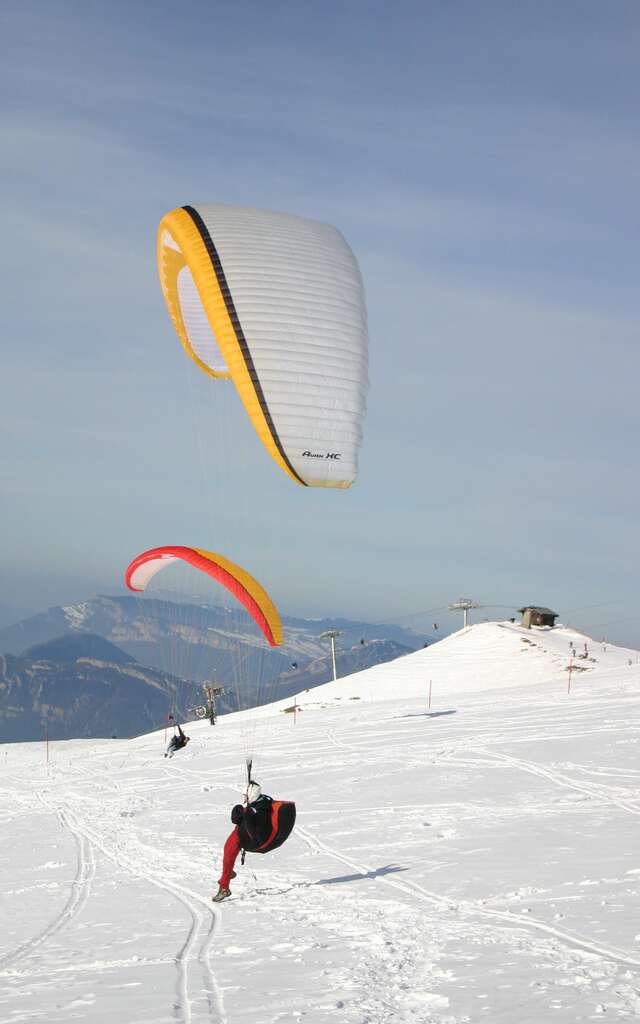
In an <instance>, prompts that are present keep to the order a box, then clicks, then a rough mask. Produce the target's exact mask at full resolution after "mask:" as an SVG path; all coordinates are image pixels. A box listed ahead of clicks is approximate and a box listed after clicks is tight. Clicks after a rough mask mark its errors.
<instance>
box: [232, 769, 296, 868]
mask: <svg viewBox="0 0 640 1024" xmlns="http://www.w3.org/2000/svg"><path fill="white" fill-rule="evenodd" d="M247 775H248V778H249V784H250V783H251V765H250V763H247ZM231 820H232V821H233V822H234V824H236V825H238V826H239V828H240V848H241V850H242V859H241V861H240V863H241V864H244V858H245V854H246V853H269V852H270V851H271V850H276V849H277V848H278V847H279V846H282V844H283V843H284V841H285V839H288V838H289V836H290V835H291V832H292V829H293V826H294V824H295V820H296V805H295V804H294V803H293V802H292V801H291V800H274V799H272V797H270V796H265V795H264V794H261V795H260V796H259V797H258V799H257V800H254V801H253V803H251V804H248V805H247V807H242V806H241V805H240V804H238V805H237V806H236V807H234V809H233V811H232V813H231Z"/></svg>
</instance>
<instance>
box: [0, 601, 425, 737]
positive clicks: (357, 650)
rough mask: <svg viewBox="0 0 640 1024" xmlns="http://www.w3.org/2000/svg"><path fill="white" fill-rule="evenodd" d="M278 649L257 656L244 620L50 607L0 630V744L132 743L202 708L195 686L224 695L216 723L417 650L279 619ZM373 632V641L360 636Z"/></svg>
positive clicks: (337, 623) (155, 607) (114, 604)
mask: <svg viewBox="0 0 640 1024" xmlns="http://www.w3.org/2000/svg"><path fill="white" fill-rule="evenodd" d="M283 624H284V628H285V636H286V643H285V644H284V645H283V646H282V647H281V648H277V649H267V648H265V645H264V643H263V642H262V641H261V639H260V638H259V636H258V635H257V634H256V633H255V632H252V630H251V624H250V622H249V620H248V619H247V617H246V615H244V613H241V614H238V613H237V612H236V611H235V610H232V609H227V608H223V607H219V606H213V607H212V606H203V605H195V604H183V603H180V604H179V603H176V602H171V601H161V600H153V599H152V600H146V599H145V600H141V599H138V598H134V597H107V596H101V597H96V598H92V599H91V600H89V601H85V602H82V603H80V604H76V605H68V606H64V607H62V606H59V607H54V608H50V609H49V610H48V611H46V612H43V613H41V614H39V615H35V616H31V617H30V618H27V619H25V620H23V621H21V622H19V623H17V624H16V625H14V626H10V627H6V628H5V629H2V630H0V650H2V651H4V652H6V653H5V654H4V657H3V658H2V659H0V741H16V740H27V739H40V738H41V737H42V736H43V735H44V733H45V732H49V733H50V735H52V736H53V735H54V736H55V737H56V738H57V739H63V738H72V737H95V736H111V735H114V734H115V735H118V736H132V735H137V734H139V733H141V732H143V731H145V730H147V731H148V730H150V729H154V728H155V729H157V728H161V727H162V725H163V723H164V722H165V720H166V716H167V713H168V712H169V710H172V711H173V712H174V713H175V714H176V716H177V717H178V718H179V719H180V720H183V721H184V720H185V719H188V718H189V717H193V714H192V713H191V715H190V712H189V708H193V707H194V706H197V705H201V704H202V703H203V694H202V689H201V685H200V684H201V683H202V682H204V681H208V682H214V683H215V684H216V685H218V686H221V687H222V688H223V690H224V693H223V694H222V695H221V696H220V697H219V698H218V699H217V702H216V703H217V710H218V711H219V712H222V713H225V712H228V711H235V710H238V709H241V708H244V707H250V706H252V705H254V704H262V703H265V702H268V701H271V700H275V699H280V698H285V697H287V698H288V697H289V696H293V695H294V694H296V693H299V692H301V691H304V690H308V689H310V688H312V687H315V686H317V685H319V684H321V683H325V682H327V681H328V680H330V679H331V678H332V676H333V667H332V658H331V654H330V653H329V652H330V646H329V642H328V640H327V639H326V638H324V639H323V638H322V637H321V634H322V633H323V632H325V631H326V630H327V629H329V628H333V629H337V630H338V631H339V633H340V635H339V637H338V638H337V641H338V642H337V654H336V660H337V669H338V675H339V676H345V675H349V674H351V673H353V672H358V671H361V670H362V669H366V668H370V667H371V666H373V665H377V664H380V663H381V662H385V661H390V660H392V659H394V658H398V657H400V656H402V655H404V654H408V653H410V652H411V651H412V650H415V648H416V647H421V646H423V645H424V643H425V642H426V640H427V638H426V637H423V636H422V635H420V634H414V633H410V632H409V631H408V630H405V629H403V628H402V627H399V626H394V625H389V626H379V625H376V626H372V625H370V624H367V623H363V622H354V621H350V620H346V619H339V620H322V619H321V620H308V619H299V618H293V617H285V618H284V620H283ZM373 633H378V634H379V635H378V636H375V637H372V634H373Z"/></svg>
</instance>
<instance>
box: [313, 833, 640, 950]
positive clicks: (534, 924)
mask: <svg viewBox="0 0 640 1024" xmlns="http://www.w3.org/2000/svg"><path fill="white" fill-rule="evenodd" d="M296 832H297V833H298V834H299V835H300V836H301V837H302V839H303V840H304V842H305V843H306V844H307V845H308V846H309V847H310V848H311V849H313V850H315V851H316V852H322V853H325V854H328V855H329V856H331V857H335V858H336V860H339V861H341V862H342V863H343V864H346V865H347V867H350V868H352V870H353V871H356V872H357V873H358V874H360V875H362V876H363V878H367V877H368V878H375V879H376V880H377V881H378V882H381V883H382V884H383V885H387V886H391V887H392V888H393V889H397V890H398V891H399V892H404V893H407V894H414V895H417V896H418V897H419V899H421V900H425V901H426V902H428V903H430V904H432V905H433V906H435V907H437V908H438V909H439V910H442V911H444V912H445V913H448V914H452V913H454V914H464V915H466V916H474V915H475V916H478V917H483V918H486V919H487V920H489V921H493V922H500V923H501V924H506V925H508V927H509V928H517V929H518V930H520V931H525V932H526V931H528V930H534V931H539V932H544V933H545V934H547V935H550V936H552V937H553V938H554V939H557V940H558V941H559V942H560V943H562V944H563V945H565V946H568V947H570V948H573V949H579V950H582V951H583V952H585V953H592V954H593V955H594V956H599V957H603V958H604V959H606V960H611V961H613V962H615V963H617V964H620V965H621V966H623V967H640V959H636V958H634V957H632V956H631V955H630V954H628V953H626V952H625V951H624V950H619V949H615V948H613V947H611V946H603V945H602V944H600V943H597V942H592V941H591V940H589V939H584V938H581V937H580V936H578V935H571V934H570V933H569V932H566V931H563V930H562V929H560V928H554V927H553V926H551V925H548V924H545V923H544V921H538V920H536V918H532V917H531V916H529V915H528V916H527V917H526V918H521V917H517V916H516V915H515V914H511V913H509V911H501V910H492V909H490V908H488V907H486V906H481V905H478V904H475V903H472V902H470V901H468V900H452V899H450V898H449V897H447V896H441V895H440V894H439V893H435V892H430V891H429V890H428V889H425V888H424V887H423V886H421V885H419V884H418V883H417V882H411V881H399V880H398V879H393V878H389V877H388V876H386V875H384V874H377V873H376V871H375V869H374V868H372V867H370V866H368V865H366V864H361V863H358V862H357V861H355V860H352V859H351V858H350V857H346V856H345V855H344V854H343V853H340V852H339V851H338V850H335V849H332V848H331V847H330V846H328V845H327V844H326V843H323V842H321V841H320V840H319V839H318V838H317V836H314V835H313V834H312V833H310V832H308V831H307V830H306V829H303V828H301V827H300V826H299V825H298V826H297V828H296Z"/></svg>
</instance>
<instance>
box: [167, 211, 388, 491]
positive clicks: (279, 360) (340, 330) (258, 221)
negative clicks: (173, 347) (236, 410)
mask: <svg viewBox="0 0 640 1024" xmlns="http://www.w3.org/2000/svg"><path fill="white" fill-rule="evenodd" d="M158 268H159V272H160V281H161V283H162V290H163V292H164V296H165V300H166V303H167V307H168V309H169V313H170V315H171V318H172V320H173V323H174V326H175V329H176V331H177V333H178V336H179V338H180V340H181V342H182V344H183V346H184V348H185V349H186V351H187V353H188V354H189V355H190V356H191V358H192V359H193V360H194V362H196V363H197V365H198V366H199V367H200V368H201V369H202V370H203V371H204V372H205V373H207V374H209V375H210V376H212V377H220V378H231V379H232V380H233V382H234V384H235V386H236V388H237V390H238V394H239V395H240V398H241V399H242V402H243V404H244V407H245V409H246V411H247V413H248V415H249V417H250V419H251V422H252V423H253V426H254V428H255V430H256V432H257V433H258V436H259V437H260V440H261V441H262V443H263V444H264V446H265V448H266V449H267V451H268V452H269V454H270V455H271V456H272V458H273V459H274V460H275V461H276V462H277V463H278V465H279V466H280V467H281V469H283V470H284V471H285V472H286V473H287V474H288V475H289V476H290V477H291V478H292V479H293V480H295V481H296V482H297V483H299V484H303V485H305V486H309V487H349V486H350V485H351V484H352V483H353V481H354V479H355V477H356V475H357V469H358V465H357V460H358V449H359V447H360V443H361V440H362V422H363V419H364V414H365V406H366V392H367V384H368V381H367V320H366V309H365V300H364V290H363V286H362V279H361V276H360V271H359V269H358V265H357V263H356V260H355V257H354V255H353V253H352V252H351V249H350V248H349V246H348V245H347V243H346V241H345V240H344V238H343V237H342V235H341V234H340V232H339V231H337V230H336V228H333V227H330V226H329V225H327V224H320V223H318V222H317V221H312V220H306V219H304V218H302V217H293V216H290V215H288V214H283V213H271V212H268V211H265V210H253V209H250V208H245V207H234V206H225V205H222V204H218V203H204V204H201V205H199V206H198V207H197V208H195V207H193V206H185V207H181V208H179V209H176V210H172V211H171V213H168V214H167V215H166V216H165V217H163V218H162V221H161V222H160V227H159V231H158Z"/></svg>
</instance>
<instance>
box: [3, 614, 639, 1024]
mask: <svg viewBox="0 0 640 1024" xmlns="http://www.w3.org/2000/svg"><path fill="white" fill-rule="evenodd" d="M570 639H571V640H572V642H574V643H575V645H576V648H577V649H578V651H580V648H581V647H582V645H583V644H584V642H585V638H584V637H581V636H580V635H579V634H575V633H572V631H568V630H553V631H547V630H532V631H523V630H519V629H518V627H511V625H510V624H504V625H499V624H495V623H493V624H486V625H485V624H482V625H480V626H474V627H471V629H469V630H468V631H466V632H465V631H461V633H458V634H455V635H454V637H451V638H447V640H445V641H443V642H441V643H440V644H438V645H434V647H432V648H428V649H426V650H425V651H420V652H418V653H417V654H415V655H412V656H408V657H406V658H402V659H399V660H398V661H396V662H393V663H391V664H390V665H387V666H377V667H376V668H375V669H369V670H367V671H366V672H362V673H358V674H357V675H355V676H352V677H350V678H349V679H345V680H338V682H337V683H335V684H334V683H331V684H327V685H326V686H325V687H321V688H318V689H316V690H314V691H311V692H310V693H308V694H304V695H301V696H300V704H301V706H302V708H303V710H302V711H301V712H300V714H299V715H298V716H297V719H296V721H295V723H294V720H293V716H292V715H284V714H282V710H281V709H277V708H276V709H274V708H272V709H261V710H260V711H259V712H258V713H256V714H255V715H254V720H255V721H256V722H257V721H258V719H262V721H261V722H258V725H259V731H260V742H261V744H262V745H263V753H262V755H261V757H260V759H259V760H258V761H257V763H256V766H255V774H256V776H257V778H258V779H259V781H260V782H261V783H262V784H263V786H264V788H265V790H266V791H267V792H270V793H272V794H273V795H274V796H278V797H281V798H284V799H294V800H296V803H297V805H298V822H297V825H296V829H295V831H294V833H293V835H292V836H291V838H290V839H289V840H288V842H287V843H286V844H285V845H284V846H283V847H282V848H281V849H280V850H278V851H274V852H273V853H272V854H269V855H266V856H264V857H260V856H258V855H253V856H251V855H248V856H247V861H246V864H245V866H244V868H238V878H237V879H235V880H234V882H233V883H232V889H233V899H232V900H230V901H228V902H227V903H224V904H222V905H221V906H214V905H213V904H211V902H210V896H211V893H212V892H213V891H214V888H215V879H216V878H217V874H218V871H219V866H220V855H221V850H222V844H223V842H224V839H225V838H226V835H227V834H228V831H229V828H230V823H229V811H230V807H231V805H232V804H233V803H234V802H236V801H237V799H238V796H239V792H240V790H241V788H242V781H243V779H242V773H243V756H244V751H243V746H242V743H243V737H244V736H246V725H245V724H244V723H243V715H236V716H229V717H228V718H226V719H223V720H221V722H220V724H219V725H218V726H216V727H215V729H212V728H211V727H210V726H209V725H208V723H197V724H194V725H190V726H189V733H190V735H191V736H192V742H191V743H190V744H189V747H188V748H186V750H184V751H181V752H180V753H179V754H178V755H177V756H176V757H175V758H173V759H172V760H171V761H169V760H165V759H164V758H163V757H162V752H163V734H162V733H158V734H154V735H150V736H145V737H141V738H139V739H137V740H131V741H119V740H102V741H80V740H78V741H71V742H67V743H60V744H52V745H51V747H50V763H49V765H48V766H47V765H46V764H45V761H44V748H43V745H42V744H15V745H7V746H5V747H2V748H0V768H1V772H2V774H1V778H0V788H1V790H2V801H3V808H4V811H5V813H4V815H3V818H4V820H3V823H2V825H1V826H0V835H1V837H2V845H1V848H0V865H1V869H2V870H1V877H2V886H1V887H2V910H1V912H0V924H1V927H0V1019H2V1020H5V1019H6V1020H7V1021H11V1022H12V1024H19V1022H23V1021H24V1022H26V1021H45V1020H46V1021H47V1022H52V1024H56V1022H65V1024H66V1022H68V1021H76V1020H77V1021H91V1022H96V1024H102V1022H106V1021H109V1022H110V1024H112V1022H113V1021H114V1020H115V1021H118V1022H126V1024H137V1022H140V1024H142V1022H145V1024H146V1022H149V1024H151V1022H153V1024H159V1022H163V1021H167V1022H169V1021H172V1022H175V1021H179V1022H183V1024H192V1022H193V1024H199V1022H205V1021H210V1022H216V1024H217V1022H229V1024H245V1022H246V1024H249V1022H251V1024H271V1022H274V1024H275V1022H280V1021H289V1022H290V1021H298V1020H300V1021H305V1022H306V1024H325V1022H328V1021H335V1022H338V1021H339V1022H346V1024H364V1022H371V1024H378V1022H389V1024H390V1022H395V1021H415V1022H417V1024H428V1022H429V1024H431V1022H433V1024H435V1022H438V1024H458V1022H460V1024H462V1022H476V1021H480V1020H482V1019H484V1018H486V1019H487V1020H491V1021H492V1022H493V1021H504V1022H532V1024H533V1022H536V1024H539V1022H546V1021H549V1020H554V1021H556V1020H557V1021H560V1022H569V1021H588V1020H603V1019H620V1020H625V1019H626V1020H632V1019H635V1018H636V1017H637V1015H638V1013H640V915H639V913H638V910H639V907H640V899H639V892H640V844H639V843H638V839H637V835H638V825H639V824H640V822H639V821H638V816H639V815H640V763H639V758H638V751H639V748H638V743H639V742H640V724H639V722H638V697H639V695H640V666H638V665H637V664H636V661H635V658H636V654H635V652H627V651H625V650H623V649H620V648H611V647H608V649H607V650H606V651H603V650H598V646H600V647H601V646H602V645H597V644H595V642H594V641H591V640H588V638H587V643H588V647H589V649H590V656H592V657H595V658H596V659H597V661H596V663H589V670H588V671H586V672H583V673H579V674H578V675H577V676H576V677H575V678H574V680H573V682H572V691H571V694H570V695H567V685H566V684H567V673H566V670H565V669H566V662H567V650H568V644H569V640H570ZM523 640H529V641H531V642H530V643H528V644H527V643H524V642H523ZM630 660H631V662H632V664H631V665H630V664H629V661H630ZM427 673H429V674H430V675H427ZM429 677H431V678H432V679H433V683H434V686H433V706H432V708H431V712H430V713H429V712H428V709H427V707H426V692H427V691H426V688H425V680H426V682H427V685H428V678H429ZM354 697H355V698H359V699H355V700H354V699H352V698H354ZM603 1015H604V1016H603Z"/></svg>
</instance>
